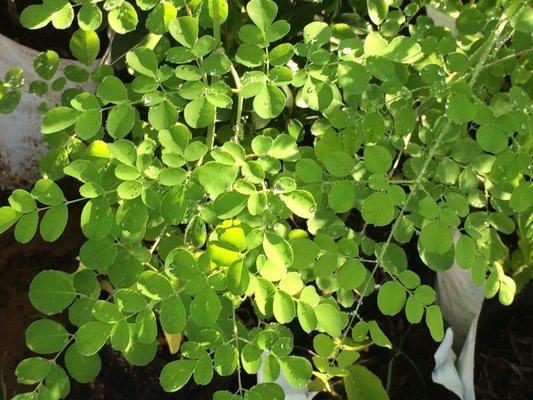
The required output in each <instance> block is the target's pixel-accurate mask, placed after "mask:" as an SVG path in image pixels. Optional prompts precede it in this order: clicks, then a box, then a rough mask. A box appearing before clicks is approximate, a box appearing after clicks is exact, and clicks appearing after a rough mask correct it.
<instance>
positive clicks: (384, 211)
mask: <svg viewBox="0 0 533 400" xmlns="http://www.w3.org/2000/svg"><path fill="white" fill-rule="evenodd" d="M362 215H363V219H364V220H365V221H366V222H367V223H369V224H373V225H375V226H386V225H388V224H390V223H391V222H392V220H393V219H394V204H393V202H392V200H391V198H390V195H389V194H388V193H383V192H377V193H373V194H371V195H370V196H368V197H367V198H366V199H365V200H364V201H363V209H362Z"/></svg>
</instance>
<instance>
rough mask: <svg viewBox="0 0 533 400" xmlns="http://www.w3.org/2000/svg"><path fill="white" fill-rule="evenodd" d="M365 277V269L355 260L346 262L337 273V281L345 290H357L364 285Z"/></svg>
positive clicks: (351, 259)
mask: <svg viewBox="0 0 533 400" xmlns="http://www.w3.org/2000/svg"><path fill="white" fill-rule="evenodd" d="M365 277H366V269H365V267H364V266H363V264H362V263H361V262H360V261H358V260H355V259H353V258H350V259H348V260H346V261H345V262H344V264H342V265H341V267H340V268H339V270H338V271H337V281H338V282H339V285H340V287H341V288H343V289H345V290H351V289H357V288H358V287H359V286H361V285H362V284H363V282H364V280H365Z"/></svg>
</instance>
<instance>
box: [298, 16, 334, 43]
mask: <svg viewBox="0 0 533 400" xmlns="http://www.w3.org/2000/svg"><path fill="white" fill-rule="evenodd" d="M331 32H332V31H331V28H330V26H329V25H328V24H326V23H325V22H319V21H315V22H311V23H310V24H308V25H306V26H305V28H304V31H303V34H304V43H306V44H311V45H314V46H315V47H319V46H323V45H325V44H326V43H328V42H329V40H330V38H331Z"/></svg>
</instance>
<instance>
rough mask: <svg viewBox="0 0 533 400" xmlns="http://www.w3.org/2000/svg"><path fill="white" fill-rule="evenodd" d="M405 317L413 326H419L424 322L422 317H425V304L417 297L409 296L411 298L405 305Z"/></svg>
mask: <svg viewBox="0 0 533 400" xmlns="http://www.w3.org/2000/svg"><path fill="white" fill-rule="evenodd" d="M405 316H406V318H407V321H409V323H411V324H418V323H419V322H420V321H422V317H423V316H424V304H422V301H420V299H419V298H418V297H417V296H415V295H409V298H408V299H407V302H406V303H405Z"/></svg>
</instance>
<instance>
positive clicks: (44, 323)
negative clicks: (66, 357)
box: [26, 319, 69, 354]
mask: <svg viewBox="0 0 533 400" xmlns="http://www.w3.org/2000/svg"><path fill="white" fill-rule="evenodd" d="M68 340H69V337H68V332H67V330H66V329H65V328H64V327H63V325H61V324H59V323H57V322H55V321H52V320H50V319H40V320H37V321H35V322H33V323H32V324H31V325H30V326H29V327H28V329H26V346H28V348H29V349H30V350H31V351H33V352H34V353H38V354H52V353H57V352H59V351H60V350H61V349H63V347H65V345H66V344H67V343H68Z"/></svg>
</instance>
